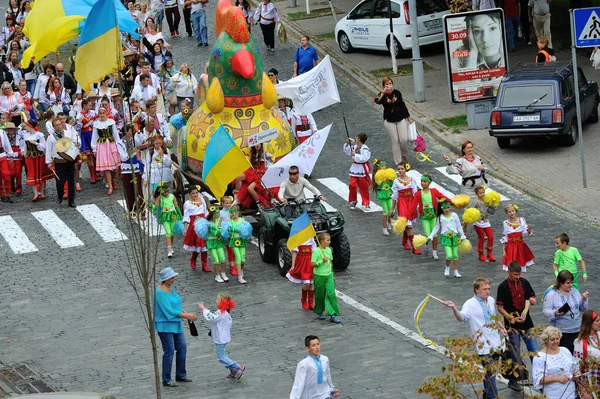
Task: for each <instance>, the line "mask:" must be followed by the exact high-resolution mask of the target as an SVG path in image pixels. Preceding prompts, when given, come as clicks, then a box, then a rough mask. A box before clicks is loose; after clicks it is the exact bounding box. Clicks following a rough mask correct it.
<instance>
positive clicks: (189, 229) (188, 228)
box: [183, 185, 211, 273]
mask: <svg viewBox="0 0 600 399" xmlns="http://www.w3.org/2000/svg"><path fill="white" fill-rule="evenodd" d="M188 193H189V194H190V199H189V200H187V201H185V203H184V204H183V224H184V228H185V236H184V237H183V249H185V250H186V251H188V252H191V253H192V256H191V258H190V267H191V268H192V270H196V267H197V264H196V260H197V259H198V254H199V253H201V254H202V255H201V260H202V270H203V271H205V272H207V273H210V272H211V270H210V268H209V267H208V252H207V251H206V241H204V240H203V239H202V238H200V237H198V234H196V231H195V230H194V224H195V223H196V220H197V219H198V218H204V217H206V214H207V213H208V209H207V206H206V201H205V200H204V198H202V196H201V195H200V186H194V185H190V187H189V189H188Z"/></svg>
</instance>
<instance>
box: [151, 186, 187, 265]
mask: <svg viewBox="0 0 600 399" xmlns="http://www.w3.org/2000/svg"><path fill="white" fill-rule="evenodd" d="M152 210H153V212H154V214H155V215H156V217H157V219H158V221H159V222H160V223H162V225H163V228H164V229H165V241H166V242H167V257H169V258H172V257H173V235H174V233H175V223H177V222H178V221H180V220H181V219H182V217H181V211H180V210H179V206H178V205H177V199H176V198H175V196H174V195H173V194H171V193H170V192H169V184H168V183H160V184H159V185H158V187H156V191H155V192H154V205H153V206H152Z"/></svg>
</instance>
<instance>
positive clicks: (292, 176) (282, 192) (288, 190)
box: [277, 165, 326, 219]
mask: <svg viewBox="0 0 600 399" xmlns="http://www.w3.org/2000/svg"><path fill="white" fill-rule="evenodd" d="M288 174H289V177H288V178H287V179H285V180H284V181H283V182H281V185H280V186H279V192H278V193H277V197H278V198H279V201H280V202H284V203H285V202H288V199H294V200H296V201H301V200H303V199H305V198H306V197H305V196H304V188H305V187H306V188H308V189H309V190H310V191H311V192H312V193H313V194H314V195H316V196H318V197H319V198H320V199H321V200H322V201H326V198H325V197H324V196H323V195H322V194H321V192H320V191H319V190H318V189H317V188H316V187H315V186H313V185H312V184H310V183H309V181H308V180H306V179H305V178H304V177H300V170H299V169H298V167H297V166H295V165H294V166H290V168H289V170H288ZM294 209H296V205H295V204H287V205H286V206H285V217H286V218H288V219H291V218H292V216H293V215H294Z"/></svg>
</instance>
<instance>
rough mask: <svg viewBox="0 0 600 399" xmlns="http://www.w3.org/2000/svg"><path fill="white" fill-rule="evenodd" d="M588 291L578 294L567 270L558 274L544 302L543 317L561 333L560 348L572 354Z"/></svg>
mask: <svg viewBox="0 0 600 399" xmlns="http://www.w3.org/2000/svg"><path fill="white" fill-rule="evenodd" d="M589 295H590V293H589V292H588V291H586V292H584V293H583V294H580V293H579V291H577V290H576V289H575V288H573V275H572V274H571V272H569V271H568V270H563V271H562V272H560V273H558V276H557V277H556V283H555V284H554V287H553V288H552V290H551V291H550V292H549V293H548V295H546V299H545V300H544V309H543V311H544V316H546V317H547V318H548V320H549V321H550V324H551V325H552V326H554V327H557V328H559V329H560V331H561V332H562V338H561V339H560V346H564V347H565V348H567V349H568V350H569V352H571V353H573V341H575V339H576V338H577V337H578V335H579V330H580V327H581V313H582V312H584V311H585V310H587V308H588V297H589Z"/></svg>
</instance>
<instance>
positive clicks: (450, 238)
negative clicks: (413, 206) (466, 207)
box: [427, 199, 467, 278]
mask: <svg viewBox="0 0 600 399" xmlns="http://www.w3.org/2000/svg"><path fill="white" fill-rule="evenodd" d="M451 207H452V205H451V204H450V202H449V201H447V200H446V199H441V200H439V201H438V208H437V223H436V224H435V227H434V229H433V231H432V232H431V234H430V235H429V237H427V242H428V243H429V242H431V241H432V240H433V239H434V237H435V236H436V235H437V234H438V233H440V236H441V239H440V241H441V243H442V246H443V247H444V252H445V253H446V269H445V270H444V276H446V277H447V276H449V275H450V264H451V263H452V264H454V277H456V278H461V277H462V276H461V275H460V273H459V272H458V246H459V244H460V243H461V241H462V240H464V239H466V238H467V237H466V236H465V233H464V231H463V228H462V224H461V222H460V219H459V218H458V215H457V214H456V213H454V212H452V210H451V209H450V208H451Z"/></svg>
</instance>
